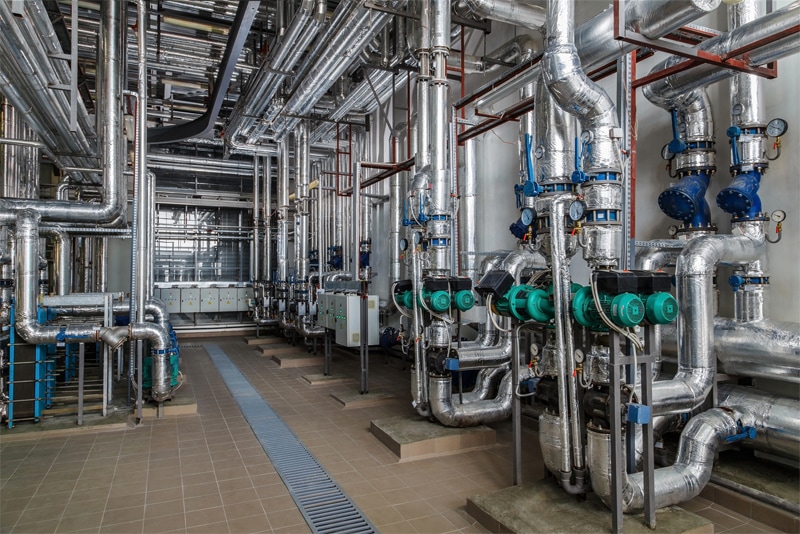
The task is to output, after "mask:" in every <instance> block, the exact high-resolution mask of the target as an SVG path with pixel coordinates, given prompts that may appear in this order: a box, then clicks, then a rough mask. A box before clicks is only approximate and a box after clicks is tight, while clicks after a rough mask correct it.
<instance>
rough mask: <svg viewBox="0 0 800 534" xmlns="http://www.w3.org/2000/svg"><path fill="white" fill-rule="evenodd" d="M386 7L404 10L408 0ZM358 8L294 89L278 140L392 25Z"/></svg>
mask: <svg viewBox="0 0 800 534" xmlns="http://www.w3.org/2000/svg"><path fill="white" fill-rule="evenodd" d="M383 3H384V4H385V5H387V6H388V7H391V8H393V9H401V8H403V7H404V6H405V4H406V0H386V1H385V2H383ZM356 4H357V6H356V7H355V9H353V11H352V12H351V13H350V15H349V16H348V17H346V18H344V19H343V20H342V21H341V24H340V25H339V26H338V27H337V28H336V31H335V32H334V34H333V35H332V36H331V38H330V39H329V40H328V41H327V43H326V45H325V48H324V49H323V50H322V53H321V55H320V56H319V57H317V58H316V59H315V60H313V61H312V62H311V64H310V65H311V66H310V68H309V70H308V74H306V75H305V76H304V77H303V78H302V79H301V81H300V82H299V84H298V85H297V86H296V87H294V88H293V92H292V96H291V97H289V99H288V100H287V102H286V104H285V105H284V106H283V109H282V111H281V116H280V117H278V118H276V120H275V122H274V123H273V129H274V131H275V136H276V138H281V137H282V136H285V135H287V134H288V132H290V131H292V129H294V127H295V126H296V125H297V123H298V122H299V121H300V119H299V118H295V116H302V115H306V114H308V113H309V112H310V111H311V109H312V108H313V107H314V105H315V104H316V102H317V101H318V100H319V99H320V97H322V95H324V94H325V92H327V91H328V89H330V87H331V86H332V85H333V84H334V83H335V82H336V80H337V79H338V78H339V76H341V75H342V74H343V73H344V72H345V71H346V70H347V68H348V67H349V66H350V64H351V63H352V61H353V60H354V59H356V58H358V57H359V56H360V54H361V52H362V51H363V50H364V48H365V47H366V46H367V44H369V42H370V41H371V40H372V39H373V38H374V37H375V36H376V35H377V34H378V33H379V32H380V30H381V29H382V28H383V26H384V25H385V24H386V23H387V22H388V21H389V15H388V14H387V13H384V12H375V11H372V10H369V9H367V8H366V6H365V5H364V0H358V1H357V2H356ZM331 26H333V23H332V24H331Z"/></svg>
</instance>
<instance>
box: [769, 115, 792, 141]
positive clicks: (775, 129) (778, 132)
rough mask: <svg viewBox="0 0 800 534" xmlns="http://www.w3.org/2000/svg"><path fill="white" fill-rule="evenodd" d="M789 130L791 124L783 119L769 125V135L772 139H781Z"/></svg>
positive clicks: (773, 120)
mask: <svg viewBox="0 0 800 534" xmlns="http://www.w3.org/2000/svg"><path fill="white" fill-rule="evenodd" d="M787 129H789V123H788V122H786V121H785V120H783V119H780V118H776V119H772V120H771V121H769V124H767V135H768V136H770V137H781V136H782V135H783V134H785V133H786V130H787Z"/></svg>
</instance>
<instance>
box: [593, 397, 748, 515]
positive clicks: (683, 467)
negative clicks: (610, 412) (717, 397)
mask: <svg viewBox="0 0 800 534" xmlns="http://www.w3.org/2000/svg"><path fill="white" fill-rule="evenodd" d="M740 416H741V414H738V413H736V412H734V411H733V410H730V409H721V408H713V409H711V410H708V411H706V412H703V413H701V414H699V415H696V416H694V417H692V419H690V420H689V423H688V424H687V425H686V428H685V429H684V430H683V432H682V433H681V438H680V444H679V445H678V454H677V458H676V460H675V463H674V464H673V465H671V466H669V467H663V468H661V469H656V470H655V473H654V474H655V500H656V502H655V507H656V509H660V508H664V507H666V506H671V505H674V504H679V503H682V502H685V501H688V500H690V499H692V498H694V497H696V496H697V495H699V494H700V492H701V491H702V489H703V488H704V487H705V485H706V484H707V483H708V481H709V480H710V478H711V470H712V468H713V466H714V458H715V455H716V453H717V450H718V448H719V445H720V444H721V443H722V442H723V441H724V440H725V439H726V438H729V437H731V436H734V435H736V434H737V433H738V431H739V430H738V425H737V419H739V418H740ZM587 436H588V456H589V471H590V474H591V480H592V489H593V490H594V492H595V493H596V494H597V495H598V496H599V497H600V499H601V500H602V501H603V503H605V505H606V506H608V507H609V508H610V507H611V506H612V500H613V499H614V496H613V491H612V486H611V435H610V434H609V433H606V432H596V431H594V430H588V431H587ZM619 476H622V477H623V491H622V496H623V499H622V503H621V505H622V509H623V512H624V513H638V512H640V511H641V510H642V509H643V508H644V474H643V473H641V472H639V473H633V474H627V473H626V472H625V470H624V469H622V470H621V471H620V475H619Z"/></svg>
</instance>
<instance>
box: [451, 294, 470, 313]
mask: <svg viewBox="0 0 800 534" xmlns="http://www.w3.org/2000/svg"><path fill="white" fill-rule="evenodd" d="M453 304H454V305H455V307H456V308H457V309H458V310H459V311H462V312H464V311H467V310H470V309H472V307H473V306H474V305H475V295H473V294H472V291H468V290H466V289H464V290H462V291H456V294H455V295H454V296H453Z"/></svg>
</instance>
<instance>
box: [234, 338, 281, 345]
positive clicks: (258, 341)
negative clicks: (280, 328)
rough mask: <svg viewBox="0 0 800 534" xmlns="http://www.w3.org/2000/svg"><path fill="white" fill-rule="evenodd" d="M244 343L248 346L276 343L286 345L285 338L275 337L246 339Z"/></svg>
mask: <svg viewBox="0 0 800 534" xmlns="http://www.w3.org/2000/svg"><path fill="white" fill-rule="evenodd" d="M244 342H245V343H247V344H248V345H274V344H276V343H286V338H285V337H276V336H267V337H246V338H244Z"/></svg>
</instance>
